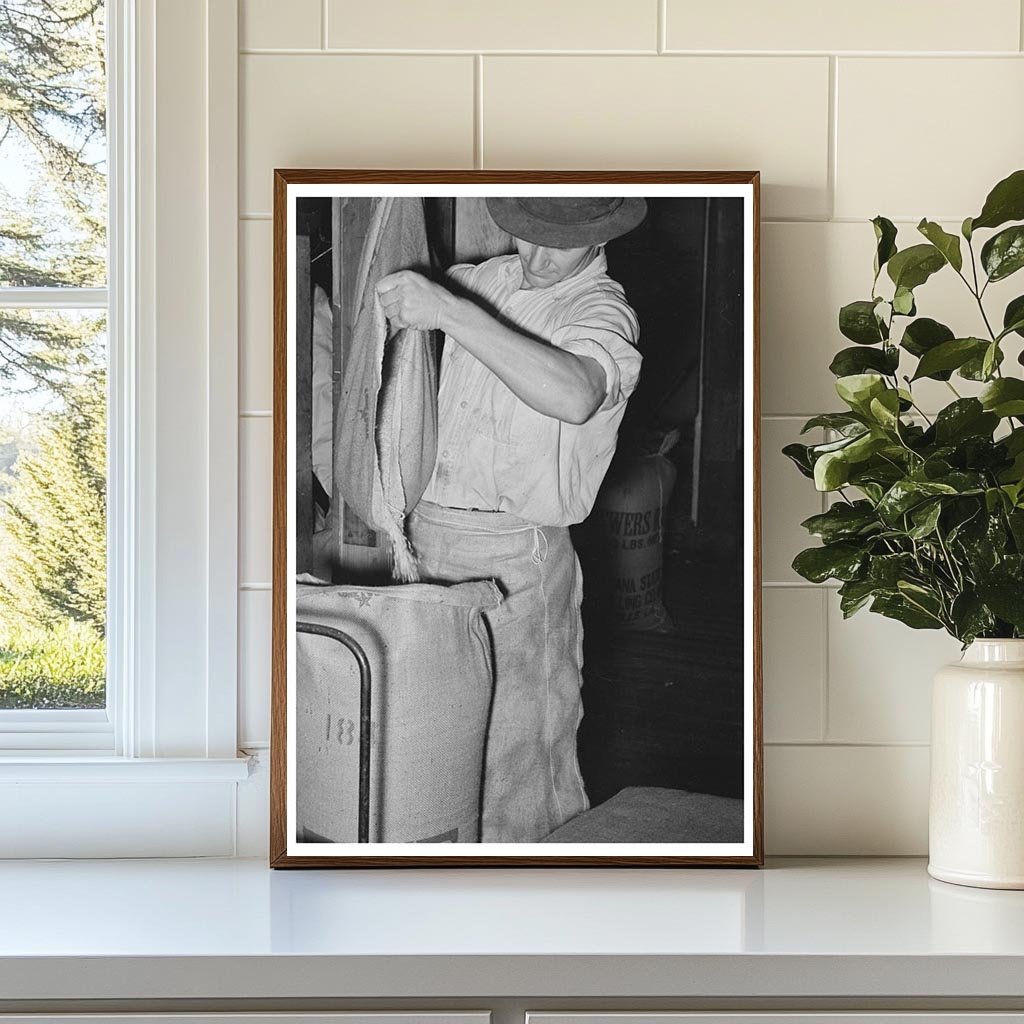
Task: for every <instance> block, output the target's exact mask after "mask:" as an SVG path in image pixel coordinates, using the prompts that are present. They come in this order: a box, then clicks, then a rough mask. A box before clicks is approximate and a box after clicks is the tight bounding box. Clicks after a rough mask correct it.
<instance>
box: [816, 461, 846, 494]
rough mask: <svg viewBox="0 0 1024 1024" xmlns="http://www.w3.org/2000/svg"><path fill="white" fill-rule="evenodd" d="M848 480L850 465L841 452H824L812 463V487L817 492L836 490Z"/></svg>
mask: <svg viewBox="0 0 1024 1024" xmlns="http://www.w3.org/2000/svg"><path fill="white" fill-rule="evenodd" d="M849 479H850V463H849V462H847V460H846V459H845V458H844V457H843V453H842V451H837V452H826V453H825V454H824V455H822V456H821V458H819V459H818V460H817V461H816V462H815V463H814V486H815V487H816V488H817V489H818V490H819V491H835V490H838V489H839V488H840V487H842V486H843V484H845V483H846V481H847V480H849Z"/></svg>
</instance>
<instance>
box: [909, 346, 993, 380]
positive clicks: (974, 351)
mask: <svg viewBox="0 0 1024 1024" xmlns="http://www.w3.org/2000/svg"><path fill="white" fill-rule="evenodd" d="M987 347H988V342H985V341H982V340H981V339H980V338H954V339H953V340H952V341H944V342H942V344H941V345H936V346H935V348H932V349H929V350H928V351H927V352H925V354H924V355H923V356H921V361H920V362H919V363H918V364H917V369H916V370H915V371H914V376H913V380H920V379H921V378H922V377H935V378H936V379H938V380H940V379H941V378H939V377H936V374H938V373H942V372H943V371H945V370H956V369H959V367H961V366H963V364H964V363H966V362H967V360H968V359H971V358H972V357H974V356H978V357H979V358H981V357H982V356H984V353H985V349H986V348H987Z"/></svg>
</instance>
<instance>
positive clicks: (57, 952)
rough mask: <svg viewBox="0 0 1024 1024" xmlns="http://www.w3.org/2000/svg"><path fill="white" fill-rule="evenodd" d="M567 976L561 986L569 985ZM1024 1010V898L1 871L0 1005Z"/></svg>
mask: <svg viewBox="0 0 1024 1024" xmlns="http://www.w3.org/2000/svg"><path fill="white" fill-rule="evenodd" d="M555 968H557V969H555ZM184 992H187V993H188V995H189V996H191V997H193V998H207V997H208V998H243V997H245V998H267V999H271V998H285V997H294V996H299V995H301V996H303V997H309V998H317V997H323V998H376V997H381V996H390V997H398V996H402V997H417V996H418V997H424V998H428V997H430V998H436V997H452V998H455V997H460V998H461V997H506V996H602V995H604V996H608V995H615V996H630V995H645V996H678V997H687V998H698V997H700V998H704V997H707V998H713V997H717V996H735V997H739V996H743V997H762V996H763V997H771V996H810V997H839V996H856V995H859V994H865V995H871V996H877V995H889V996H900V997H913V996H944V997H961V998H966V997H972V996H1004V997H1014V998H1020V997H1024V892H994V891H987V890H981V889H967V888H962V887H958V886H952V885H948V884H946V883H943V882H937V881H934V880H932V879H930V878H929V877H928V875H927V874H926V872H925V864H924V861H922V860H916V859H803V858H801V859H777V860H770V861H769V864H768V867H766V868H765V869H764V870H762V871H756V870H750V869H734V870H725V869H721V870H719V869H711V870H709V869H703V870H702V869H690V870H678V869H677V870H669V869H633V870H629V869H589V870H588V869H565V870H555V869H539V870H528V869H522V870H520V869H512V870H499V869H482V870H449V869H435V870H388V871H372V870H365V871H325V870H317V871H310V870H303V871H281V870H278V871H271V870H269V869H268V868H267V867H266V866H265V864H264V863H263V862H262V861H251V860H175V861H170V860H164V861H159V860H153V861H102V862H101V861H88V862H70V861H65V862H6V863H3V864H0V999H3V1000H31V999H46V1000H56V999H81V998H86V997H88V998H94V999H159V998H173V997H175V996H180V995H181V994H182V993H184Z"/></svg>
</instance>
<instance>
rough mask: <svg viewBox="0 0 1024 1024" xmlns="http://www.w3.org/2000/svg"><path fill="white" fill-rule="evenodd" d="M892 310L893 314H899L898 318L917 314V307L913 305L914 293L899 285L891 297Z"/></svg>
mask: <svg viewBox="0 0 1024 1024" xmlns="http://www.w3.org/2000/svg"><path fill="white" fill-rule="evenodd" d="M892 308H893V312H894V313H899V315H900V316H913V315H914V314H915V313H916V312H917V306H915V305H914V293H913V292H912V291H911V290H910V289H909V288H905V287H904V286H903V285H900V286H899V287H898V288H897V289H896V292H895V294H894V295H893V297H892Z"/></svg>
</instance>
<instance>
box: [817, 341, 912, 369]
mask: <svg viewBox="0 0 1024 1024" xmlns="http://www.w3.org/2000/svg"><path fill="white" fill-rule="evenodd" d="M899 365H900V353H899V349H897V348H896V347H895V346H894V345H886V346H885V347H884V348H880V349H879V348H863V347H854V348H844V349H840V350H839V351H838V352H837V353H836V355H835V358H834V359H833V360H832V362H831V363H830V364H829V367H828V368H829V370H831V371H832V373H834V374H835V375H836V376H837V377H849V376H851V375H852V374H855V373H864V372H865V371H866V370H877V371H878V372H879V373H884V374H886V375H887V376H890V377H891V376H892V375H893V374H894V373H895V372H896V370H897V369H898V368H899Z"/></svg>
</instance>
